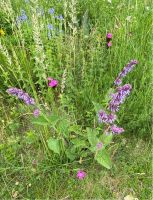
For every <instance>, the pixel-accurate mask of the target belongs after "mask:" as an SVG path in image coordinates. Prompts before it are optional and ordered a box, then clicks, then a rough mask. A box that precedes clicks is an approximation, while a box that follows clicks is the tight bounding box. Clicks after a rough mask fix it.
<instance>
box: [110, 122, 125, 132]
mask: <svg viewBox="0 0 153 200" xmlns="http://www.w3.org/2000/svg"><path fill="white" fill-rule="evenodd" d="M111 131H112V133H114V134H120V133H123V132H124V129H123V128H120V127H117V126H116V125H115V124H114V125H112V126H111Z"/></svg>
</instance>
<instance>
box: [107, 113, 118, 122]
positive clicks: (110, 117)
mask: <svg viewBox="0 0 153 200" xmlns="http://www.w3.org/2000/svg"><path fill="white" fill-rule="evenodd" d="M116 118H117V117H116V115H115V114H114V113H111V114H109V115H108V116H107V122H108V123H110V124H112V123H113V122H114V121H115V120H116Z"/></svg>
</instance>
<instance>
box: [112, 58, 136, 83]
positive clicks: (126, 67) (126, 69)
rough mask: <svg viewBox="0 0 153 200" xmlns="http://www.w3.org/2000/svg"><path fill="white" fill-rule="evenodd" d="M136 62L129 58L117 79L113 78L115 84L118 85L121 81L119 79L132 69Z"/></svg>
mask: <svg viewBox="0 0 153 200" xmlns="http://www.w3.org/2000/svg"><path fill="white" fill-rule="evenodd" d="M136 64H138V61H137V60H131V61H130V63H128V64H127V65H126V66H125V67H124V68H123V70H122V71H121V72H120V73H119V75H118V77H117V79H116V80H115V82H114V83H115V85H120V84H121V83H122V81H119V80H120V79H121V78H124V77H125V76H126V75H127V74H128V73H129V72H130V71H132V70H133V68H134V66H135V65H136Z"/></svg>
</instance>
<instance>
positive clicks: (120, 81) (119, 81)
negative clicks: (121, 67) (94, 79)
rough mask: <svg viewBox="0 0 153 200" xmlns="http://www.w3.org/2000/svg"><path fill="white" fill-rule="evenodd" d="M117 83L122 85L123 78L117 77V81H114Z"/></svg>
mask: <svg viewBox="0 0 153 200" xmlns="http://www.w3.org/2000/svg"><path fill="white" fill-rule="evenodd" d="M114 83H115V85H120V84H121V83H122V80H121V79H119V78H117V79H116V80H115V81H114Z"/></svg>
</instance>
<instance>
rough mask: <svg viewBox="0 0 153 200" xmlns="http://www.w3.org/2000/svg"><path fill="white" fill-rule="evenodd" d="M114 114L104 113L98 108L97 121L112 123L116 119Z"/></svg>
mask: <svg viewBox="0 0 153 200" xmlns="http://www.w3.org/2000/svg"><path fill="white" fill-rule="evenodd" d="M116 118H117V117H116V115H115V114H113V113H111V114H109V115H108V114H106V112H105V111H103V110H100V111H99V113H98V121H99V123H102V122H104V123H107V124H112V123H113V122H114V121H115V120H116Z"/></svg>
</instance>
